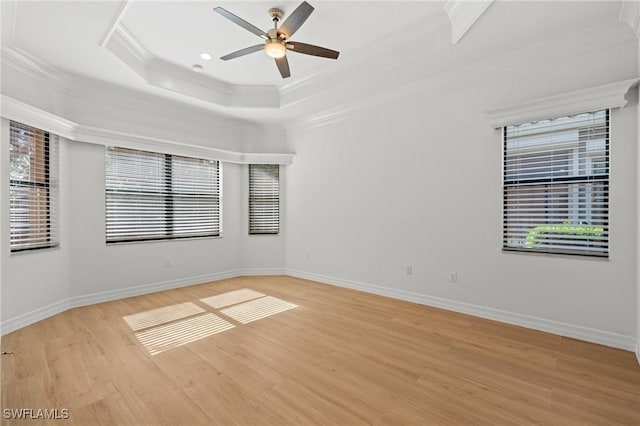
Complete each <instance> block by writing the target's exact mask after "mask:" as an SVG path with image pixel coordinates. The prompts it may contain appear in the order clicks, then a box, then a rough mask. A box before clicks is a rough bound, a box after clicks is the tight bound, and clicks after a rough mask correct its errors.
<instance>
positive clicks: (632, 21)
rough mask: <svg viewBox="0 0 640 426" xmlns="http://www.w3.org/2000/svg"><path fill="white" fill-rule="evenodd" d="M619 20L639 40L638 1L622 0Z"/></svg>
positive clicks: (639, 3) (639, 1)
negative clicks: (629, 28) (628, 27)
mask: <svg viewBox="0 0 640 426" xmlns="http://www.w3.org/2000/svg"><path fill="white" fill-rule="evenodd" d="M619 17H620V20H621V21H622V22H624V23H626V24H628V25H629V26H630V27H631V29H632V30H633V31H634V33H635V35H636V38H638V39H640V0H622V4H621V5H620V16H619Z"/></svg>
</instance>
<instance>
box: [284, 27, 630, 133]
mask: <svg viewBox="0 0 640 426" xmlns="http://www.w3.org/2000/svg"><path fill="white" fill-rule="evenodd" d="M582 38H583V33H582V32H579V33H576V34H569V35H567V36H564V37H563V38H562V41H563V42H565V43H566V42H569V43H571V44H572V43H573V42H575V41H577V40H580V39H582ZM625 40H627V41H628V40H632V38H631V37H630V35H629V34H628V32H627V31H626V30H623V31H620V29H618V30H615V31H611V32H601V37H600V40H599V43H598V44H597V45H589V46H587V45H585V46H583V47H582V48H580V49H575V50H574V51H573V53H574V54H582V53H584V52H586V51H589V50H591V49H592V48H596V49H608V48H610V46H612V45H617V44H618V43H620V42H622V41H625ZM547 50H548V49H547V47H546V46H545V45H543V44H541V45H535V46H530V47H527V48H524V49H521V50H518V51H514V52H510V53H507V54H504V55H500V56H492V57H489V58H486V59H483V60H480V61H478V62H474V63H471V64H469V65H468V66H465V67H461V68H458V69H455V70H449V71H446V72H442V73H438V74H434V75H431V76H426V77H423V78H422V79H420V80H411V81H409V82H401V81H399V80H396V81H394V83H397V84H389V85H388V86H387V87H386V90H385V91H382V92H378V93H377V94H375V95H369V96H364V97H357V100H354V101H351V102H349V103H347V104H342V105H340V106H335V107H331V108H326V109H323V110H321V111H318V112H316V113H314V114H311V115H308V116H306V117H303V118H301V119H298V120H295V121H293V122H291V123H289V124H288V127H290V128H293V129H299V128H305V129H312V128H317V127H322V126H326V125H330V124H333V123H336V122H340V121H343V120H346V119H348V118H349V117H352V116H353V115H354V114H356V113H358V112H359V111H362V110H366V108H368V107H374V106H375V105H379V104H381V103H387V102H390V101H392V100H394V99H397V98H401V97H403V96H406V95H411V94H416V93H424V92H425V91H428V90H432V89H435V88H443V87H445V86H446V85H450V84H455V85H460V83H461V82H465V81H469V80H471V79H473V78H477V76H478V74H479V73H481V72H490V70H491V69H503V68H504V67H508V66H516V65H517V66H523V65H524V64H526V63H528V62H530V61H536V60H538V59H537V58H538V56H539V54H541V53H542V52H546V51H547ZM554 55H564V53H563V52H557V53H555V54H554ZM553 57H555V56H553V55H552V58H553ZM382 80H384V81H389V82H391V81H392V79H384V78H383V79H382ZM574 112H575V111H574Z"/></svg>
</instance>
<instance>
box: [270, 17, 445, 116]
mask: <svg viewBox="0 0 640 426" xmlns="http://www.w3.org/2000/svg"><path fill="white" fill-rule="evenodd" d="M446 24H447V22H446V20H445V19H438V16H431V17H430V18H429V19H427V20H426V21H419V22H415V23H414V24H413V25H409V26H407V27H405V28H404V29H403V30H402V31H399V32H397V33H394V34H391V35H390V36H385V37H382V38H378V39H375V40H373V41H371V42H369V43H367V44H366V45H364V46H361V47H359V48H358V49H356V50H355V51H354V52H352V53H351V54H350V55H348V56H345V57H344V58H343V57H340V60H339V61H338V62H336V64H335V66H334V67H332V68H331V69H329V70H322V71H317V72H315V73H312V74H310V75H307V76H305V77H303V78H298V79H296V80H294V81H292V82H291V83H287V84H286V85H284V86H281V87H280V96H281V105H282V107H287V106H292V105H295V104H296V103H299V102H303V101H306V100H308V99H309V98H310V97H316V96H318V95H320V94H322V93H325V92H330V91H331V90H334V89H336V88H339V89H340V90H344V89H345V88H348V87H351V86H354V85H356V86H357V85H359V84H360V83H361V82H362V80H363V76H370V75H371V74H372V72H371V70H375V71H376V73H379V72H383V71H387V70H389V69H394V70H397V71H401V70H403V69H406V67H407V66H408V65H407V63H410V62H412V61H413V60H414V58H415V55H407V56H405V57H406V58H407V59H406V60H403V61H388V60H386V58H388V57H395V58H397V57H401V56H402V55H400V54H399V51H400V50H402V49H409V50H411V49H414V48H415V47H414V46H415V41H416V40H421V39H423V38H424V37H427V36H429V37H432V38H433V37H436V38H437V37H439V36H440V34H441V30H444V28H445V25H446ZM421 49H422V50H421V55H422V56H429V55H432V54H434V53H437V50H438V48H434V49H431V51H429V50H427V49H425V48H424V47H421ZM392 81H393V80H390V81H388V82H387V83H391V82H392ZM377 85H379V83H378V84H377Z"/></svg>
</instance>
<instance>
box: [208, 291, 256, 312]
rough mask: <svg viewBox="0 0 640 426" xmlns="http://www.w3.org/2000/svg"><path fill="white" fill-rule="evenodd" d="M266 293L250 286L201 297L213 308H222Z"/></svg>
mask: <svg viewBox="0 0 640 426" xmlns="http://www.w3.org/2000/svg"><path fill="white" fill-rule="evenodd" d="M264 296H265V295H264V294H262V293H260V292H258V291H255V290H251V289H248V288H243V289H240V290H234V291H229V292H227V293H222V294H217V295H215V296H211V297H206V298H204V299H200V301H201V302H202V303H206V304H207V305H209V306H211V307H212V308H216V309H218V308H222V307H224V306H229V305H235V304H236V303H241V302H246V301H247V300H252V299H257V298H259V297H264Z"/></svg>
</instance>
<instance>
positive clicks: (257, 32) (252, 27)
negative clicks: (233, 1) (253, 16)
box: [213, 7, 269, 40]
mask: <svg viewBox="0 0 640 426" xmlns="http://www.w3.org/2000/svg"><path fill="white" fill-rule="evenodd" d="M213 10H215V11H216V12H218V13H219V14H220V15H222V16H224V17H225V18H227V19H228V20H230V21H231V22H233V23H234V24H237V25H240V26H241V27H242V28H244V29H245V30H247V31H250V32H252V33H254V34H255V35H257V36H259V37H262V38H263V39H265V40H268V39H269V36H268V35H267V33H265V32H264V31H262V30H261V29H260V28H258V27H256V26H255V25H251V24H250V23H248V22H247V21H245V20H244V19H242V18H239V17H237V16H236V15H234V14H233V13H231V12H229V11H228V10H226V9H224V8H222V7H214V8H213Z"/></svg>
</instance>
